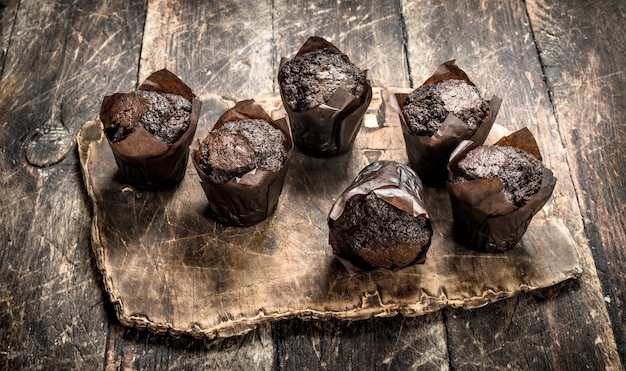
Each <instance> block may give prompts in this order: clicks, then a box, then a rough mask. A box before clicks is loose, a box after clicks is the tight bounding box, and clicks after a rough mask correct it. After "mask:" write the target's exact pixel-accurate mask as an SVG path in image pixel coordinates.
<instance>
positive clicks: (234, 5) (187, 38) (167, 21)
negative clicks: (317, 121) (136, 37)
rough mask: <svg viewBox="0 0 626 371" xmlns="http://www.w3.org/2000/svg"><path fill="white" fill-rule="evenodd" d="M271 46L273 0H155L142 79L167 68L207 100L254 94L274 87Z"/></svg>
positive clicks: (152, 0)
mask: <svg viewBox="0 0 626 371" xmlns="http://www.w3.org/2000/svg"><path fill="white" fill-rule="evenodd" d="M271 48H272V8H271V2H270V1H250V0H248V1H234V0H229V1H219V2H210V3H206V2H197V1H191V0H186V1H175V2H172V1H166V0H150V1H149V2H148V13H147V16H146V27H145V35H144V43H143V48H142V51H141V70H140V72H139V78H140V81H143V79H145V78H146V77H147V76H148V75H149V74H150V73H152V72H154V71H156V70H159V69H161V68H168V69H169V70H170V71H172V72H173V73H175V74H176V75H178V76H179V77H181V79H182V80H183V81H184V82H185V83H187V85H189V86H190V87H191V88H192V90H194V92H196V94H197V95H198V96H199V97H200V98H201V99H203V100H205V99H206V98H205V97H206V96H207V95H209V96H210V95H211V94H214V95H218V96H227V97H234V98H238V99H250V98H255V97H256V96H260V95H267V94H268V93H269V92H271V90H272V83H273V78H274V74H273V69H272V49H271ZM205 112H206V111H205ZM218 116H219V115H218Z"/></svg>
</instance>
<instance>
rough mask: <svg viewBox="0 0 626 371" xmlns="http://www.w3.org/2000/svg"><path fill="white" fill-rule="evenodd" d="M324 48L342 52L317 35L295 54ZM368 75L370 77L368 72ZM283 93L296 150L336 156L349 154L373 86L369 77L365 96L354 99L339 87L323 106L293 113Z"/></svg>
mask: <svg viewBox="0 0 626 371" xmlns="http://www.w3.org/2000/svg"><path fill="white" fill-rule="evenodd" d="M324 48H327V49H334V50H337V51H339V52H341V51H340V50H339V49H337V47H335V46H334V45H333V44H331V43H330V42H328V41H326V40H324V39H322V38H320V37H315V36H314V37H310V38H309V39H308V40H307V41H306V42H305V43H304V45H302V47H301V48H300V50H298V53H297V54H296V55H302V54H305V53H309V52H313V51H316V50H319V49H324ZM287 61H288V59H286V58H282V59H281V63H280V69H279V72H278V81H279V84H280V82H282V80H283V77H282V73H281V71H282V67H283V65H284V64H285V63H286V62H287ZM365 73H366V74H367V71H365ZM280 94H281V98H283V106H284V108H285V111H286V112H287V116H288V117H289V122H290V124H291V130H292V131H293V140H294V144H295V145H296V147H298V149H299V150H300V151H302V153H304V154H306V155H309V156H313V157H333V156H338V155H340V154H343V153H345V152H347V151H348V150H349V149H350V148H351V147H352V144H353V143H354V139H355V138H356V135H357V133H358V132H359V129H360V127H361V122H362V121H363V115H365V111H367V107H368V106H369V104H370V102H371V100H372V87H371V84H370V82H369V78H368V79H367V83H366V93H365V94H364V95H363V96H362V97H355V96H354V95H352V93H350V92H349V91H347V90H345V89H342V88H339V89H337V91H336V92H335V94H333V96H332V97H330V99H329V100H328V101H327V102H325V103H324V104H321V105H319V106H317V107H313V108H311V109H309V110H306V111H302V112H297V111H294V110H292V109H291V107H289V105H288V104H286V103H285V99H284V96H283V91H282V89H280Z"/></svg>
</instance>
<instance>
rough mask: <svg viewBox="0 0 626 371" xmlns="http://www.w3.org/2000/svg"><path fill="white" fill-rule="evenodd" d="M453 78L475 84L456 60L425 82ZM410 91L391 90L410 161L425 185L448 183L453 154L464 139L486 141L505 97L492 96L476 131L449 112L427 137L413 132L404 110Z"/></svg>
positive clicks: (390, 99) (441, 67)
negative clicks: (401, 92)
mask: <svg viewBox="0 0 626 371" xmlns="http://www.w3.org/2000/svg"><path fill="white" fill-rule="evenodd" d="M452 79H456V80H464V81H466V82H467V83H468V84H470V85H474V83H473V82H472V81H470V79H469V78H468V77H467V75H466V74H465V72H464V71H463V70H461V69H460V68H459V67H458V66H457V65H456V64H455V61H454V60H450V61H447V62H445V63H443V64H441V65H440V66H439V68H437V70H436V71H435V73H434V74H433V75H432V76H431V77H429V78H428V79H427V80H426V81H425V82H424V83H423V84H422V85H430V84H438V83H440V82H442V81H445V80H452ZM407 95H408V94H392V95H391V96H390V97H389V104H390V105H391V106H392V107H393V108H394V109H395V110H396V111H397V112H398V114H399V116H400V122H401V124H402V134H403V136H404V142H405V145H406V151H407V155H408V157H409V165H410V166H411V168H413V170H415V171H416V172H417V174H418V175H419V176H420V178H421V179H422V181H423V182H424V184H425V185H427V186H435V187H445V181H446V179H447V177H448V173H447V167H446V165H447V164H448V159H449V158H450V154H451V153H452V151H453V150H454V149H455V148H456V146H457V145H458V144H459V143H460V142H461V141H462V140H466V139H469V140H471V141H473V142H475V143H478V144H483V143H484V142H485V139H486V138H487V135H489V131H490V130H491V127H492V126H493V123H494V121H495V120H496V116H497V115H498V111H499V110H500V104H501V103H502V99H501V98H500V97H498V96H493V97H492V98H491V100H489V101H487V102H488V104H489V108H490V110H489V116H487V118H486V119H485V120H484V121H483V122H482V123H481V124H480V126H479V127H478V129H477V130H476V132H474V134H473V135H472V133H471V131H470V130H469V128H468V127H467V125H466V124H465V123H464V122H463V121H462V120H460V119H459V118H457V117H456V116H455V115H453V114H452V113H450V114H448V116H447V117H446V119H445V120H444V122H443V123H442V125H441V127H440V128H439V131H437V133H435V134H434V135H433V136H432V137H428V136H420V135H415V134H413V133H412V132H411V129H410V124H409V121H408V119H407V118H406V117H405V115H404V113H403V111H402V107H403V106H404V101H405V99H406V97H407Z"/></svg>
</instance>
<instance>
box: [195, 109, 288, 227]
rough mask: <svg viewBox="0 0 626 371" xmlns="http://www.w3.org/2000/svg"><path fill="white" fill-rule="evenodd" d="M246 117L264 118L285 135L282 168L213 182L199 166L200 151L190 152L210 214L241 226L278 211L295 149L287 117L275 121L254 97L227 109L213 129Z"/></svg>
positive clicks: (225, 222)
mask: <svg viewBox="0 0 626 371" xmlns="http://www.w3.org/2000/svg"><path fill="white" fill-rule="evenodd" d="M245 119H261V120H264V121H266V122H268V123H269V124H270V125H272V126H273V127H275V128H277V129H279V130H280V131H282V132H283V134H285V138H286V141H285V143H284V145H285V149H286V150H287V159H286V160H285V164H284V165H283V166H282V168H281V169H280V170H279V171H267V170H262V169H258V168H257V169H254V170H251V171H249V172H248V173H246V174H244V175H243V176H242V177H235V178H233V179H231V180H230V181H228V182H226V183H224V184H214V183H213V182H211V180H209V177H208V176H207V175H206V174H205V173H204V171H202V169H200V166H199V165H198V160H197V159H196V153H197V152H198V150H197V149H195V148H194V149H192V154H191V155H192V156H191V157H192V162H193V164H194V166H195V168H196V170H197V172H198V175H199V176H200V179H201V181H200V184H201V185H202V189H203V190H204V193H205V194H206V196H207V199H208V200H209V209H208V213H209V215H210V216H211V217H212V218H214V219H215V220H217V221H218V222H220V223H223V224H227V225H233V226H239V227H249V226H252V225H254V224H257V223H259V222H261V221H263V220H265V219H266V218H267V217H268V216H270V215H271V214H272V213H273V212H274V210H276V206H277V205H278V198H279V196H280V193H281V192H282V189H283V183H284V181H285V175H286V174H287V164H288V162H289V158H290V157H291V152H292V149H293V140H292V138H291V131H290V128H289V124H288V123H287V121H286V120H285V119H280V120H276V121H274V120H272V118H271V117H270V116H269V115H268V114H267V113H266V112H265V111H264V110H263V108H262V107H261V106H259V105H258V104H256V103H255V102H254V100H245V101H240V102H238V103H237V104H236V105H235V107H233V108H231V109H230V110H228V111H226V112H225V113H224V114H223V115H222V116H221V117H220V118H219V119H218V120H217V122H216V123H215V126H213V129H211V131H213V130H217V129H219V128H220V127H222V126H224V124H225V123H227V122H229V121H234V120H245Z"/></svg>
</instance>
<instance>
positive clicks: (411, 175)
mask: <svg viewBox="0 0 626 371" xmlns="http://www.w3.org/2000/svg"><path fill="white" fill-rule="evenodd" d="M421 189H422V183H421V181H420V179H419V177H418V176H417V174H415V172H414V171H413V170H411V169H410V168H409V167H408V166H406V165H402V164H399V163H396V162H392V161H377V162H374V163H372V164H370V165H369V166H367V167H366V168H364V169H363V170H362V171H361V173H359V175H358V176H357V177H356V179H355V180H354V182H352V184H351V185H350V186H349V187H348V188H347V189H346V190H345V191H344V192H343V193H342V194H341V196H340V197H339V198H338V200H337V202H336V203H335V204H334V205H333V208H332V209H331V211H330V214H329V218H328V225H329V241H330V244H331V246H332V247H333V251H334V252H335V254H337V255H338V256H340V257H342V258H345V259H347V260H349V261H350V262H351V263H352V264H354V265H356V266H359V267H362V268H371V267H382V268H399V267H405V266H407V265H410V264H412V263H423V262H424V261H425V259H426V252H427V250H428V248H429V246H430V242H431V237H432V227H431V224H430V218H429V217H428V213H427V212H426V210H425V208H424V204H423V201H422V199H421V197H420V194H419V193H420V191H421Z"/></svg>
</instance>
